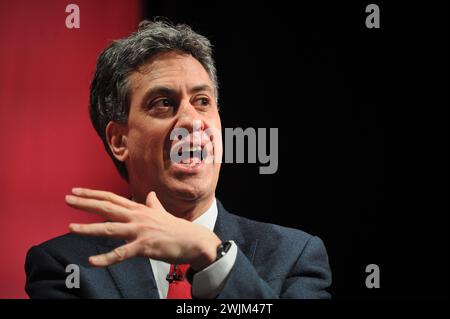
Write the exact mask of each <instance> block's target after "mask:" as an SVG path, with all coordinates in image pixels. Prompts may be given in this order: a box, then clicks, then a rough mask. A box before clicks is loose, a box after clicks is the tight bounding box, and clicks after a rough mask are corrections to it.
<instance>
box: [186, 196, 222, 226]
mask: <svg viewBox="0 0 450 319" xmlns="http://www.w3.org/2000/svg"><path fill="white" fill-rule="evenodd" d="M216 220H217V201H216V198H215V197H214V199H213V201H212V203H211V206H210V207H209V208H208V209H207V210H206V212H204V213H203V214H201V215H200V216H199V217H197V218H196V219H194V220H193V221H192V222H193V223H194V224H197V225H201V226H204V227H206V228H208V229H209V230H211V231H212V230H214V226H215V224H216Z"/></svg>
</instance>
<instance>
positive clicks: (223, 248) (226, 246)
mask: <svg viewBox="0 0 450 319" xmlns="http://www.w3.org/2000/svg"><path fill="white" fill-rule="evenodd" d="M230 247H231V242H230V241H224V242H222V243H221V244H220V245H219V247H217V259H219V258H221V257H223V256H225V254H226V253H227V252H228V250H230Z"/></svg>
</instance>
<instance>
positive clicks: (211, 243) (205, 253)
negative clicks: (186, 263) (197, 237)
mask: <svg viewBox="0 0 450 319" xmlns="http://www.w3.org/2000/svg"><path fill="white" fill-rule="evenodd" d="M212 235H213V236H211V239H210V240H202V241H201V242H199V247H198V251H199V255H198V256H197V257H196V258H195V259H194V260H193V261H192V262H191V268H192V269H193V270H194V271H195V272H198V271H201V270H203V269H205V268H206V267H208V266H209V265H211V264H212V263H214V262H215V261H216V259H217V247H218V246H219V245H220V243H221V242H222V241H221V240H220V238H219V237H217V235H216V234H214V233H212Z"/></svg>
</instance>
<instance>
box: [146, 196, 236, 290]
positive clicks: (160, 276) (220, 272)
mask: <svg viewBox="0 0 450 319" xmlns="http://www.w3.org/2000/svg"><path fill="white" fill-rule="evenodd" d="M217 213H218V212H217V202H216V199H215V198H214V201H213V203H212V205H211V206H210V207H209V208H208V210H207V211H206V212H204V213H203V214H202V215H200V216H199V217H198V218H197V219H195V220H194V221H192V222H193V223H195V224H198V225H202V226H204V227H206V228H208V229H209V230H211V231H213V230H214V226H215V224H216V220H217ZM231 242H232V245H231V247H230V249H229V250H228V252H227V253H226V255H225V256H223V257H222V258H220V259H219V260H217V261H216V262H214V263H212V264H211V265H209V266H208V267H206V268H205V269H203V270H201V271H199V272H197V273H196V274H195V275H194V278H193V282H192V296H193V297H195V298H203V299H206V298H214V297H216V296H217V295H218V294H219V293H220V292H221V291H222V289H223V286H224V285H225V281H226V279H227V277H228V275H229V273H230V272H231V269H232V268H233V266H234V262H235V261H236V256H237V246H236V244H235V243H234V242H233V241H231ZM150 264H151V267H152V270H153V275H154V276H155V280H156V285H157V287H158V293H159V297H160V298H161V299H166V298H167V292H168V290H169V282H168V281H167V280H166V276H167V274H168V273H169V271H170V264H168V263H166V262H163V261H159V260H154V259H151V258H150Z"/></svg>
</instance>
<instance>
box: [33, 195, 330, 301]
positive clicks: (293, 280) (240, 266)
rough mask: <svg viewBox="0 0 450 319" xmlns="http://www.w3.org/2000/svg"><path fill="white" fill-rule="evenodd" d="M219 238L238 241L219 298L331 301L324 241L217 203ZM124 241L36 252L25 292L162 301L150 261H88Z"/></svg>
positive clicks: (88, 240)
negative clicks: (73, 270) (75, 278)
mask: <svg viewBox="0 0 450 319" xmlns="http://www.w3.org/2000/svg"><path fill="white" fill-rule="evenodd" d="M217 206H218V216H217V222H216V226H215V228H214V232H215V233H216V234H217V235H218V236H219V237H220V238H221V239H222V240H234V241H235V243H236V244H237V246H238V255H237V258H236V262H235V264H234V267H233V269H232V271H231V273H230V274H229V277H228V278H227V280H226V284H225V286H224V288H223V290H222V292H221V293H220V294H219V295H218V296H217V298H329V297H330V294H329V293H328V292H327V291H326V289H327V288H328V287H329V286H330V285H331V271H330V267H329V264H328V256H327V252H326V250H325V247H324V245H323V243H322V241H321V240H320V239H319V238H318V237H315V236H311V235H309V234H307V233H305V232H302V231H300V230H296V229H291V228H286V227H281V226H277V225H272V224H267V223H261V222H256V221H252V220H249V219H246V218H243V217H239V216H237V215H233V214H230V213H228V212H227V211H226V210H225V209H224V208H223V206H222V204H221V203H220V202H219V201H217ZM123 244H124V241H121V240H115V239H108V238H99V237H83V236H79V235H75V234H67V235H64V236H61V237H58V238H55V239H52V240H49V241H47V242H45V243H43V244H41V245H39V246H34V247H32V248H31V249H30V250H29V252H28V254H27V258H26V263H25V270H26V274H27V281H26V287H25V290H26V292H27V293H28V295H29V296H30V297H31V298H159V295H158V290H157V286H156V282H155V279H154V276H153V273H152V269H151V266H150V261H149V259H148V258H145V257H134V258H131V259H129V260H126V261H123V262H120V263H118V264H115V265H112V266H109V267H105V268H96V267H91V266H90V265H89V264H88V257H89V256H91V255H97V254H100V253H105V252H108V251H110V250H112V249H113V248H115V247H117V246H120V245H123ZM68 264H77V265H78V266H79V268H80V288H72V289H69V288H67V287H66V285H65V281H66V278H67V276H68V275H69V273H66V272H65V269H66V266H67V265H68Z"/></svg>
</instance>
